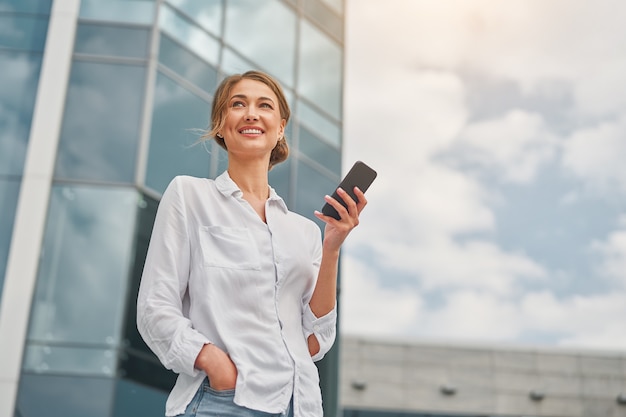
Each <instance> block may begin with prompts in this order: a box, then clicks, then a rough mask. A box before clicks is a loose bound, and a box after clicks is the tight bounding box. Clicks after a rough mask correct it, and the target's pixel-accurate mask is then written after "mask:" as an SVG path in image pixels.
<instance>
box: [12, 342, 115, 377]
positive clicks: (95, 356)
mask: <svg viewBox="0 0 626 417" xmlns="http://www.w3.org/2000/svg"><path fill="white" fill-rule="evenodd" d="M115 355H116V351H115V350H113V349H97V348H92V347H89V348H87V347H82V346H69V347H68V346H55V345H46V344H35V343H29V344H28V345H27V346H26V350H25V352H24V364H23V365H22V369H23V370H24V371H32V372H36V373H49V374H54V373H63V374H73V375H92V376H95V375H106V376H113V375H114V374H115V366H116V356H115Z"/></svg>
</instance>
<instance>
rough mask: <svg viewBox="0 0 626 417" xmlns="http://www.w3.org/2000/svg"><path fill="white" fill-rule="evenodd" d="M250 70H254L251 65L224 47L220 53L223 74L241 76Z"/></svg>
mask: <svg viewBox="0 0 626 417" xmlns="http://www.w3.org/2000/svg"><path fill="white" fill-rule="evenodd" d="M251 69H255V68H254V65H253V64H252V63H250V62H249V61H247V60H246V59H245V58H242V57H241V56H239V55H238V54H237V53H235V52H234V51H233V50H232V49H230V48H228V47H224V50H223V52H222V71H223V72H224V73H225V74H227V75H232V74H242V73H244V72H246V71H249V70H251Z"/></svg>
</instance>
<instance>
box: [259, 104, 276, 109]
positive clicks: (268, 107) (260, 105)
mask: <svg viewBox="0 0 626 417" xmlns="http://www.w3.org/2000/svg"><path fill="white" fill-rule="evenodd" d="M259 107H262V108H265V109H271V110H273V109H274V107H272V105H271V104H270V103H261V104H259Z"/></svg>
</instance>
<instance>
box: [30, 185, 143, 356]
mask: <svg viewBox="0 0 626 417" xmlns="http://www.w3.org/2000/svg"><path fill="white" fill-rule="evenodd" d="M136 207H137V195H136V193H135V191H134V190H132V189H124V188H102V187H99V188H96V187H87V186H58V185H57V186H54V187H53V188H52V194H51V197H50V208H49V211H48V219H47V224H46V230H45V235H44V241H43V248H42V256H41V261H40V265H39V274H38V277H37V286H36V289H35V295H34V300H33V310H32V312H31V323H30V329H29V334H28V340H29V341H30V342H39V343H46V344H47V343H52V344H54V345H56V346H59V345H64V346H70V347H71V346H72V344H75V343H80V344H81V345H83V346H84V345H85V344H93V345H95V346H94V347H98V346H100V347H102V348H107V347H114V346H116V345H117V344H118V343H119V339H120V336H121V329H122V316H123V314H122V313H123V306H124V294H125V291H126V282H127V280H128V273H129V264H130V259H131V243H132V242H131V241H132V235H133V229H134V219H135V212H136ZM63 353H64V352H60V353H59V355H62V354H63ZM58 363H61V362H60V359H58ZM58 366H60V365H58Z"/></svg>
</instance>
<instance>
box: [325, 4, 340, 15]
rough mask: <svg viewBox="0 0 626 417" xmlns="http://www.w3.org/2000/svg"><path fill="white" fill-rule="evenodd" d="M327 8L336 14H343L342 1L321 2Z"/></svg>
mask: <svg viewBox="0 0 626 417" xmlns="http://www.w3.org/2000/svg"><path fill="white" fill-rule="evenodd" d="M322 2H323V3H326V5H328V7H330V8H331V9H333V10H335V12H337V13H338V14H340V15H342V14H343V0H322Z"/></svg>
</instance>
